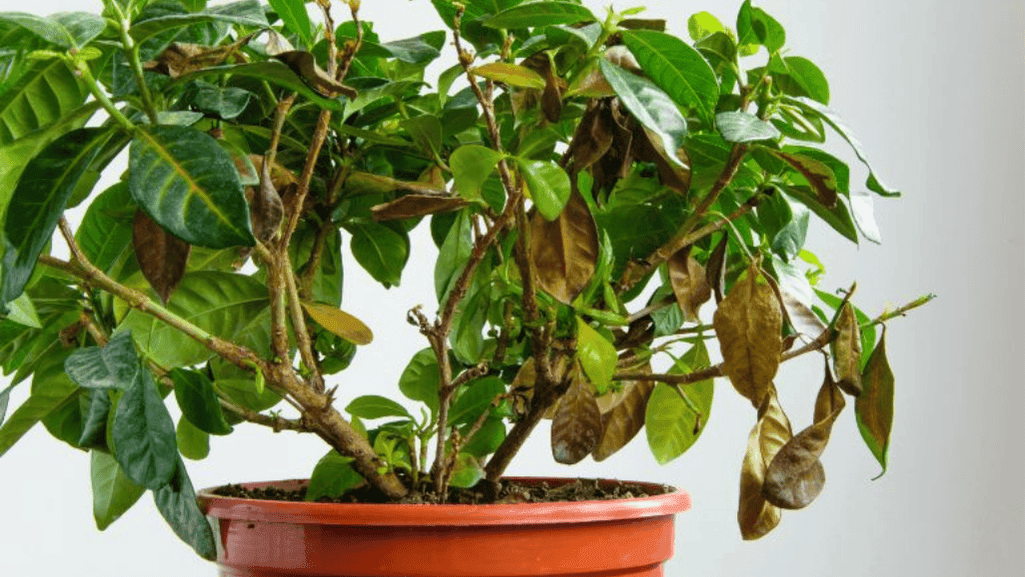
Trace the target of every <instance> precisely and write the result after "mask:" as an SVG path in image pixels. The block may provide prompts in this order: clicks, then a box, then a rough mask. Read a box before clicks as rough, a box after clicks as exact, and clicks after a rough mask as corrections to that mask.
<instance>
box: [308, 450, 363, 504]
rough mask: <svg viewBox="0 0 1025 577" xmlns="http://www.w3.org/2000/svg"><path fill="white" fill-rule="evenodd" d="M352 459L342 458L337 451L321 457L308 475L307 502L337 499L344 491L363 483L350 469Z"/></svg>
mask: <svg viewBox="0 0 1025 577" xmlns="http://www.w3.org/2000/svg"><path fill="white" fill-rule="evenodd" d="M352 461H353V458H352V457H343V456H341V455H339V454H338V452H337V451H331V452H330V453H328V454H326V455H324V456H323V457H321V459H320V460H319V461H317V466H316V467H314V468H313V473H312V474H311V475H310V484H309V486H307V487H306V497H305V499H306V500H307V501H317V500H319V499H322V498H325V497H327V498H329V499H337V498H338V497H341V496H342V495H343V494H344V493H345V492H346V491H348V490H350V489H355V488H356V487H359V486H360V485H362V484H363V483H364V481H363V477H361V476H360V474H359V473H357V472H356V469H354V468H353V467H352Z"/></svg>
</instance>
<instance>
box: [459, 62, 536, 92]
mask: <svg viewBox="0 0 1025 577" xmlns="http://www.w3.org/2000/svg"><path fill="white" fill-rule="evenodd" d="M473 73H474V74H476V75H477V76H482V77H484V78H487V79H488V80H494V81H495V82H502V83H505V84H508V85H509V86H515V87H517V88H532V89H534V90H544V88H545V85H546V82H545V79H544V77H543V76H541V75H540V74H538V73H537V72H535V71H533V70H531V69H530V68H527V67H525V66H520V65H518V64H510V63H508V62H489V63H487V64H482V65H480V66H478V67H476V68H474V69H473Z"/></svg>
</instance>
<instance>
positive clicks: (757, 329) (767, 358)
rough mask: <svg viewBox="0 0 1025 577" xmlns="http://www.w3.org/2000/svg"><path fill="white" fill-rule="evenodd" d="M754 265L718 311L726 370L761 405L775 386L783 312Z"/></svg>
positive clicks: (716, 320)
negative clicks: (759, 278)
mask: <svg viewBox="0 0 1025 577" xmlns="http://www.w3.org/2000/svg"><path fill="white" fill-rule="evenodd" d="M760 276H761V273H760V272H759V271H758V268H757V267H755V266H754V265H752V266H751V267H749V268H748V271H747V277H745V278H743V279H741V280H739V281H737V283H736V284H735V285H734V286H733V290H731V291H730V293H729V294H728V295H726V298H725V299H723V301H722V302H721V303H719V308H718V309H717V310H716V311H715V316H714V317H713V325H714V326H715V334H716V336H717V337H718V338H719V343H720V345H721V347H722V355H723V364H724V365H725V367H724V372H725V373H726V374H727V375H728V376H729V378H730V382H732V383H733V387H734V388H735V389H737V392H738V393H740V394H741V395H743V396H744V397H745V398H747V399H748V400H749V401H751V404H753V405H755V406H758V405H760V404H761V402H762V399H764V398H765V395H766V394H767V393H768V391H769V390H770V389H771V388H772V379H773V377H775V376H776V370H777V369H778V368H779V362H780V353H781V352H782V347H783V338H782V336H781V330H782V324H783V315H782V312H781V311H780V307H779V301H777V300H776V295H775V293H773V291H772V288H770V287H769V286H768V285H765V284H759V283H758V277H760Z"/></svg>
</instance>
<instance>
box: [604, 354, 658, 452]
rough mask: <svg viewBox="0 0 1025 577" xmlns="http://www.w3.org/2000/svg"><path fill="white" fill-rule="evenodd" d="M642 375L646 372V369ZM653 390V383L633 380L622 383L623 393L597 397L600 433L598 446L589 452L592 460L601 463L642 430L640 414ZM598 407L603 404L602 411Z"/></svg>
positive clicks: (643, 410)
mask: <svg viewBox="0 0 1025 577" xmlns="http://www.w3.org/2000/svg"><path fill="white" fill-rule="evenodd" d="M643 372H647V373H650V372H651V368H650V367H646V368H645V369H644V371H643ZM654 390H655V383H654V382H653V381H637V382H629V383H624V384H623V390H622V391H621V392H620V393H617V394H614V395H604V396H602V397H599V398H598V405H599V406H598V409H599V410H600V411H601V413H602V417H601V422H602V431H601V438H600V439H599V441H598V446H597V447H595V449H594V451H593V453H592V454H593V456H594V460H595V461H604V460H605V459H607V458H609V457H610V456H611V455H612V454H613V453H615V452H616V451H618V450H620V449H622V448H623V447H625V446H626V445H627V443H629V442H630V441H631V440H632V439H633V438H634V437H635V436H636V435H637V433H639V432H640V430H641V429H642V428H644V415H645V412H646V411H647V408H648V399H649V398H651V393H652V391H654ZM602 405H606V407H605V408H603V407H602Z"/></svg>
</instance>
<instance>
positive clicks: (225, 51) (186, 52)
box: [142, 36, 252, 78]
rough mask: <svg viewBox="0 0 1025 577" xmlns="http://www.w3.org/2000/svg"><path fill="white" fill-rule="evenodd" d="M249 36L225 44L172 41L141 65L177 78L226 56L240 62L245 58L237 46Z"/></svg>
mask: <svg viewBox="0 0 1025 577" xmlns="http://www.w3.org/2000/svg"><path fill="white" fill-rule="evenodd" d="M251 38H252V37H251V36H245V37H243V38H241V39H240V40H239V41H238V42H236V43H234V44H230V45H227V46H202V45H199V44H188V43H184V42H172V43H171V44H170V46H168V47H167V48H165V49H164V51H163V52H161V53H160V54H159V55H158V56H157V57H156V58H154V59H153V60H151V61H149V62H146V63H144V64H143V65H142V67H143V69H144V70H151V71H153V72H157V73H160V74H166V75H167V76H169V77H171V78H178V77H179V76H182V75H184V74H188V73H190V72H196V71H198V70H203V69H204V68H209V67H211V66H218V65H220V64H223V63H224V61H225V60H227V59H228V58H233V60H234V62H236V63H242V62H244V61H245V59H244V57H243V56H242V55H241V54H240V52H239V48H241V46H242V44H245V43H248V42H249V40H250V39H251Z"/></svg>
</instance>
